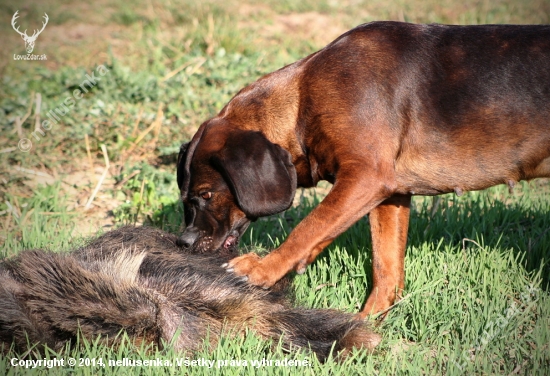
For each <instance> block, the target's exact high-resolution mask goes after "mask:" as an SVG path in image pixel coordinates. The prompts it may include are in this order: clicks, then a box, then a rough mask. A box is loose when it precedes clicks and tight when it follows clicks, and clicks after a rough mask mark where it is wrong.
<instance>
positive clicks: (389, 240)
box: [359, 195, 411, 318]
mask: <svg viewBox="0 0 550 376" xmlns="http://www.w3.org/2000/svg"><path fill="white" fill-rule="evenodd" d="M410 205H411V196H401V195H399V196H394V197H391V198H389V199H387V200H386V201H384V202H383V203H381V204H380V205H378V206H377V207H376V208H374V209H373V210H372V211H371V212H370V214H369V222H370V229H371V236H372V273H373V288H372V290H371V293H370V295H369V298H368V299H367V302H366V303H365V307H364V308H363V310H362V311H361V313H359V315H360V316H361V317H363V318H365V317H366V316H367V315H371V314H375V313H379V312H382V311H384V310H386V309H387V308H389V307H390V306H391V305H392V304H393V303H394V301H395V300H396V298H400V297H401V293H402V291H403V288H404V287H405V247H406V246H407V232H408V227H409V213H410Z"/></svg>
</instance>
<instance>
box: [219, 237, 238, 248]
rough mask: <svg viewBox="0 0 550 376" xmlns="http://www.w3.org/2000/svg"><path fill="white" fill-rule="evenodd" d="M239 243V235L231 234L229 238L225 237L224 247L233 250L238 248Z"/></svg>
mask: <svg viewBox="0 0 550 376" xmlns="http://www.w3.org/2000/svg"><path fill="white" fill-rule="evenodd" d="M238 243H239V237H238V236H236V235H234V234H230V235H229V236H228V237H227V238H225V240H224V242H223V245H222V247H223V248H224V249H225V250H231V249H234V248H236V247H237V244H238Z"/></svg>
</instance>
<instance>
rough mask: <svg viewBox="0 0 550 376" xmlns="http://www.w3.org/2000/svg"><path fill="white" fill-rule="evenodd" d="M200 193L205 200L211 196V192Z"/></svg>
mask: <svg viewBox="0 0 550 376" xmlns="http://www.w3.org/2000/svg"><path fill="white" fill-rule="evenodd" d="M200 195H201V197H202V198H203V199H205V200H210V199H211V198H212V192H203V193H201V194H200Z"/></svg>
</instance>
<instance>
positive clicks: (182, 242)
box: [176, 227, 199, 248]
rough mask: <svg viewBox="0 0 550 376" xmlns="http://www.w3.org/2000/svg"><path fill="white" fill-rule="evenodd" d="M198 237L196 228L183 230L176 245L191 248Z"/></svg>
mask: <svg viewBox="0 0 550 376" xmlns="http://www.w3.org/2000/svg"><path fill="white" fill-rule="evenodd" d="M198 237H199V230H198V229H197V228H196V227H191V228H187V229H185V231H184V232H183V234H181V236H180V237H179V238H178V240H177V241H176V244H177V245H178V246H180V247H184V248H191V247H192V246H193V244H195V242H196V241H197V238H198Z"/></svg>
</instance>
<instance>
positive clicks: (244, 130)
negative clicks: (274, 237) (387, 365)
mask: <svg viewBox="0 0 550 376" xmlns="http://www.w3.org/2000/svg"><path fill="white" fill-rule="evenodd" d="M549 176H550V26H513V25H501V26H498V25H487V26H443V25H413V24H407V23H397V22H373V23H370V24H365V25H361V26H359V27H357V28H355V29H353V30H351V31H349V32H347V33H345V34H343V35H342V36H340V37H339V38H338V39H336V40H335V41H334V42H332V43H330V44H329V45H328V46H327V47H325V48H323V49H322V50H320V51H318V52H316V53H314V54H312V55H310V56H308V57H306V58H304V59H302V60H299V61H297V62H296V63H294V64H291V65H289V66H286V67H284V68H282V69H280V70H278V71H276V72H274V73H271V74H268V75H266V76H264V77H262V78H261V79H259V80H258V81H256V82H254V83H253V84H251V85H249V86H248V87H246V88H244V89H242V90H241V91H240V92H239V93H238V94H237V95H236V96H235V97H234V98H233V99H232V100H231V101H230V102H229V103H228V104H227V105H226V106H225V107H224V108H223V109H222V110H221V112H220V113H219V114H218V115H217V116H216V117H214V118H212V119H210V120H208V121H206V122H205V123H204V124H202V125H201V127H200V128H199V130H198V132H197V133H196V134H195V136H194V137H193V139H192V141H191V142H190V143H189V144H186V145H183V146H182V149H181V152H180V157H179V162H178V184H179V186H180V189H181V195H182V198H183V200H184V203H185V207H186V209H185V213H186V218H185V220H186V224H187V229H186V230H185V231H184V233H183V234H182V236H181V238H180V241H179V243H180V244H181V245H184V246H187V247H191V246H192V247H195V249H197V250H198V251H200V252H206V251H209V250H212V249H219V248H223V249H228V250H231V249H233V248H234V246H235V245H236V243H237V241H238V239H239V236H240V235H241V234H242V233H243V232H244V230H245V229H246V227H247V226H248V224H249V222H250V221H252V220H254V219H256V218H258V217H260V216H266V215H271V214H274V213H278V212H280V211H283V210H285V209H287V208H288V207H289V206H290V204H291V202H292V199H293V196H294V192H295V189H296V186H301V187H312V186H315V185H316V184H317V182H318V181H319V180H328V181H329V182H331V183H333V184H334V185H333V187H332V190H331V191H330V193H329V194H328V195H327V196H326V198H325V199H324V200H323V202H321V204H319V206H318V207H317V208H315V209H314V210H313V212H312V213H311V214H310V215H308V216H307V217H306V218H305V219H304V220H303V221H302V222H301V223H300V224H299V225H298V226H297V227H296V228H295V229H294V231H293V232H292V233H291V234H290V235H289V237H288V239H287V240H286V241H285V242H284V243H283V244H282V245H281V246H280V247H279V248H278V249H276V250H274V251H273V252H271V253H270V254H269V255H267V256H266V257H264V258H260V257H258V256H257V255H255V254H252V253H250V254H246V255H243V256H240V257H237V258H235V259H232V260H231V261H230V262H229V263H228V265H227V268H228V270H230V271H233V272H234V273H236V274H237V275H240V276H245V277H246V278H248V281H249V282H250V283H252V284H255V285H260V286H264V287H267V286H271V285H273V284H274V283H275V282H276V281H277V280H278V279H279V278H281V277H282V276H284V275H285V274H286V273H287V272H289V271H290V270H292V269H294V270H296V271H297V272H298V273H301V272H303V271H304V269H305V267H306V266H307V265H308V264H309V263H311V262H312V261H313V260H314V259H315V257H316V256H317V255H318V254H319V253H320V252H321V251H322V250H323V248H325V247H326V246H327V245H329V244H330V243H331V242H332V241H333V240H334V238H336V237H337V236H338V235H340V234H341V233H342V232H344V231H345V230H346V229H347V228H348V227H350V226H351V225H352V224H353V223H354V222H356V221H357V220H358V219H360V218H361V217H363V216H364V215H365V214H369V215H370V226H371V232H372V238H373V269H374V286H373V289H372V291H371V294H370V296H369V298H368V300H367V302H366V305H365V307H364V309H363V311H362V312H361V315H362V316H366V315H367V314H369V313H376V312H380V311H383V310H385V309H387V308H388V307H389V306H390V305H391V304H392V303H393V302H394V300H395V299H396V297H398V296H399V295H400V294H401V291H402V289H403V288H404V254H405V246H406V242H407V227H408V220H409V207H410V200H411V196H412V195H437V194H440V193H447V192H453V191H455V192H456V193H457V194H461V193H462V192H463V191H469V190H479V189H484V188H487V187H490V186H493V185H496V184H502V183H506V184H509V185H513V184H514V183H515V182H517V181H519V180H522V179H532V178H536V177H549Z"/></svg>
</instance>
